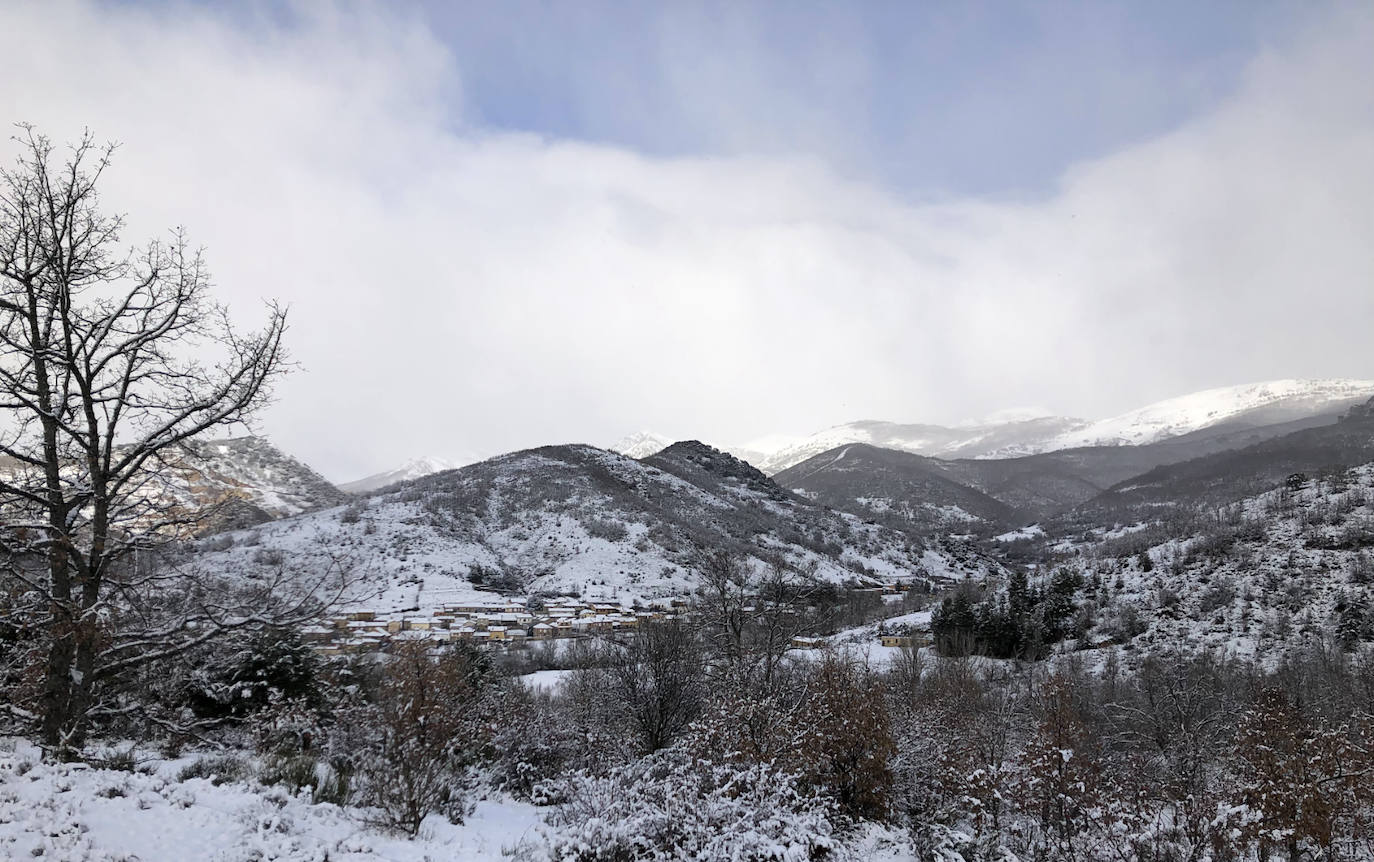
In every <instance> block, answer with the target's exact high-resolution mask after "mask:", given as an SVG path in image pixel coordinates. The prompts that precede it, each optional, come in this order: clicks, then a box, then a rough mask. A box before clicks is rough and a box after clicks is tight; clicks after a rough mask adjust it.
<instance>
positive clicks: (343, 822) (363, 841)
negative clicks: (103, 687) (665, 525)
mask: <svg viewBox="0 0 1374 862" xmlns="http://www.w3.org/2000/svg"><path fill="white" fill-rule="evenodd" d="M187 762H189V760H188V759H184V760H181V761H167V762H162V763H157V764H154V765H153V769H152V774H144V773H142V772H123V771H118V770H106V769H92V768H89V767H87V766H84V765H81V764H44V763H42V762H40V760H39V755H38V751H37V750H36V749H34V748H33V747H32V746H30V745H29V744H27V743H24V742H16V741H14V740H3V741H0V858H3V859H35V858H41V859H44V860H61V862H86V860H90V862H107V860H108V862H135V860H137V862H164V860H165V862H190V860H211V862H240V860H243V862H247V860H282V862H324V860H329V862H372V860H389V862H393V860H394V862H427V860H438V859H453V860H463V862H476V860H497V859H508V858H510V856H511V855H512V853H513V852H515V850H516V848H517V847H519V846H520V845H522V844H526V845H536V844H539V843H541V841H540V834H539V831H538V830H539V828H540V818H539V814H538V809H536V808H535V807H534V806H532V805H529V804H527V803H519V802H512V801H509V800H507V801H485V802H479V803H478V804H477V808H476V810H475V811H474V812H473V814H472V816H471V817H469V818H468V819H467V821H466V822H465V823H463V824H462V825H457V826H455V825H452V824H450V823H448V822H447V821H445V820H444V819H442V818H440V817H433V816H432V817H430V819H429V820H428V821H426V823H425V826H424V828H423V829H422V831H421V834H420V836H419V837H417V838H416V839H414V840H408V839H405V838H402V837H397V836H392V835H388V834H386V833H383V832H379V831H377V830H376V829H374V828H371V827H369V826H367V825H366V824H365V823H363V822H361V821H360V820H359V819H358V816H357V813H356V812H354V811H351V810H345V809H342V808H339V807H338V806H336V805H330V804H313V803H311V802H309V801H308V800H307V799H306V798H304V797H296V796H292V795H290V794H289V793H287V792H286V791H285V790H282V789H281V788H275V787H261V786H258V785H255V784H247V783H234V784H229V783H226V784H222V785H220V786H218V787H216V786H215V785H214V784H212V783H211V782H210V781H209V780H207V779H203V778H193V779H189V780H186V781H178V780H176V775H177V773H178V771H179V770H180V769H181V768H182V767H184V766H185V765H186V764H187Z"/></svg>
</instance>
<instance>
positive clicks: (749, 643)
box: [695, 550, 816, 686]
mask: <svg viewBox="0 0 1374 862" xmlns="http://www.w3.org/2000/svg"><path fill="white" fill-rule="evenodd" d="M695 568H696V569H697V571H698V573H699V575H700V578H701V587H700V589H699V590H698V591H697V601H696V610H697V614H698V616H699V618H700V620H701V623H702V625H703V627H704V629H705V633H706V637H707V639H708V642H709V643H710V644H711V646H712V647H713V649H714V652H715V653H716V656H717V658H718V666H719V667H718V669H719V670H721V671H724V672H726V673H728V674H730V675H733V676H734V677H736V679H737V681H739V682H745V683H749V684H754V683H759V684H763V685H765V686H766V685H771V684H772V682H773V681H774V677H775V676H776V674H777V670H778V666H779V664H780V663H781V661H782V657H783V655H785V654H786V653H787V651H788V650H789V649H790V648H791V647H792V640H793V638H795V637H796V636H797V635H799V634H801V632H802V631H803V630H804V628H805V626H806V622H807V618H806V614H805V611H806V610H807V608H808V607H809V604H810V599H811V597H812V596H813V595H814V594H815V591H816V579H815V577H814V576H813V574H812V573H810V572H799V571H796V570H794V569H790V568H788V567H787V566H785V565H783V564H782V563H773V564H771V565H769V566H768V567H767V568H766V569H764V570H763V571H762V572H761V573H758V574H755V572H754V571H753V569H752V568H751V567H750V565H749V563H748V561H747V560H746V559H745V558H743V557H742V556H740V555H738V554H735V553H731V552H730V551H725V550H714V551H702V552H699V553H698V555H697V559H696V565H695Z"/></svg>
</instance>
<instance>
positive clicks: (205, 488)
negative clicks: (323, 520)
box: [155, 437, 348, 532]
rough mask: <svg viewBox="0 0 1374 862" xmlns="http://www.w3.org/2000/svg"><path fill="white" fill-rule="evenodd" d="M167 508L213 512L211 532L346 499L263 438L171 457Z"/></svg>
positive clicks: (197, 447)
mask: <svg viewBox="0 0 1374 862" xmlns="http://www.w3.org/2000/svg"><path fill="white" fill-rule="evenodd" d="M162 476H163V478H164V480H165V483H157V484H156V485H155V487H157V488H158V492H157V493H158V494H159V495H161V497H162V498H163V499H164V502H167V503H171V504H172V505H174V506H179V507H181V508H182V509H184V510H185V511H186V512H188V513H191V512H202V513H203V512H206V511H207V510H211V509H215V510H216V511H215V512H214V513H213V517H212V518H211V519H210V520H209V521H206V522H204V523H203V524H202V525H201V529H202V530H204V531H207V532H214V531H216V530H221V529H228V528H232V527H235V526H243V525H245V524H255V523H260V522H263V521H268V520H271V519H274V518H286V517H290V516H292V515H299V514H301V513H302V512H309V511H312V510H315V509H321V508H325V507H328V506H335V505H338V504H339V503H341V502H343V501H344V500H347V499H348V495H347V494H345V493H343V492H342V491H340V490H339V489H338V488H336V487H335V486H334V485H331V484H330V483H329V481H328V480H326V479H325V478H324V477H323V476H321V475H320V474H319V473H316V472H315V471H314V470H312V469H310V467H308V466H307V465H305V464H304V463H302V462H301V461H298V460H296V459H295V458H292V457H291V456H290V455H287V454H286V453H285V452H283V451H281V450H280V449H278V448H277V447H276V446H273V445H272V444H271V443H269V442H268V441H267V440H265V439H263V438H262V437H235V438H232V439H227V440H207V441H194V442H191V443H188V444H186V445H185V446H183V447H182V448H181V449H180V450H177V451H174V452H169V453H168V458H167V462H166V465H165V469H163V471H162Z"/></svg>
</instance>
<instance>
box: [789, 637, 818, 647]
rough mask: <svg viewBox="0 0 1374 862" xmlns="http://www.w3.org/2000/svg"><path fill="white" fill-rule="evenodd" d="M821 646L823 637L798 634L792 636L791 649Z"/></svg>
mask: <svg viewBox="0 0 1374 862" xmlns="http://www.w3.org/2000/svg"><path fill="white" fill-rule="evenodd" d="M822 646H825V639H824V638H804V637H800V636H799V637H794V638H792V648H793V649H818V648H819V647H822Z"/></svg>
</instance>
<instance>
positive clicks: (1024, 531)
mask: <svg viewBox="0 0 1374 862" xmlns="http://www.w3.org/2000/svg"><path fill="white" fill-rule="evenodd" d="M1043 535H1045V531H1044V530H1043V529H1042V528H1041V527H1040V525H1039V524H1031V525H1030V526H1028V527H1022V528H1021V529H1019V530H1012V531H1011V532H1009V533H1002V534H1001V535H997V536H993V537H992V540H993V541H994V542H1018V541H1021V540H1022V539H1036V538H1039V537H1040V536H1043Z"/></svg>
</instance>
